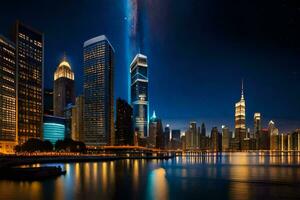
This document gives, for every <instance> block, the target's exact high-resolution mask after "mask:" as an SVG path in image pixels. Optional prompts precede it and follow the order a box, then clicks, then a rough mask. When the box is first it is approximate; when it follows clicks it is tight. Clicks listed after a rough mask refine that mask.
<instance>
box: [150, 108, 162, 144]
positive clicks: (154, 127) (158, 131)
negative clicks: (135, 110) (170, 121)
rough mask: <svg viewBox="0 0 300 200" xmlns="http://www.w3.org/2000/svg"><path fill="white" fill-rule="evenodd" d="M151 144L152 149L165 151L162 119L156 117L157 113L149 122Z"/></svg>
mask: <svg viewBox="0 0 300 200" xmlns="http://www.w3.org/2000/svg"><path fill="white" fill-rule="evenodd" d="M149 139H150V141H149V144H150V147H153V148H158V149H163V148H164V142H163V140H164V138H163V127H162V122H161V119H159V118H158V117H156V115H155V111H153V115H152V117H151V119H150V121H149Z"/></svg>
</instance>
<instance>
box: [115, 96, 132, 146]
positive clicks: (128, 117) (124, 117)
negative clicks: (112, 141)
mask: <svg viewBox="0 0 300 200" xmlns="http://www.w3.org/2000/svg"><path fill="white" fill-rule="evenodd" d="M116 112H117V113H116V145H133V142H134V133H133V126H132V107H131V106H130V105H129V104H128V103H127V102H126V101H125V100H123V99H120V98H118V99H117V108H116Z"/></svg>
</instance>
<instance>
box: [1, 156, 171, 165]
mask: <svg viewBox="0 0 300 200" xmlns="http://www.w3.org/2000/svg"><path fill="white" fill-rule="evenodd" d="M174 157H175V155H161V156H160V155H157V156H103V155H101V156H97V155H74V156H38V155H37V156H16V155H11V156H1V157H0V168H8V167H14V166H20V165H30V164H37V163H39V164H43V163H72V162H105V161H115V160H122V159H171V158H174Z"/></svg>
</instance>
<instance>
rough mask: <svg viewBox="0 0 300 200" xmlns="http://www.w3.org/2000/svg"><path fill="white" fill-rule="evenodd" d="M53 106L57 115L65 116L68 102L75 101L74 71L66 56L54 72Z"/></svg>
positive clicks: (72, 102)
mask: <svg viewBox="0 0 300 200" xmlns="http://www.w3.org/2000/svg"><path fill="white" fill-rule="evenodd" d="M53 98H54V99H53V106H54V115H55V116H60V117H63V116H64V110H65V108H66V106H67V105H68V104H73V105H74V103H75V90H74V73H73V71H72V70H71V65H70V64H69V63H68V61H67V59H66V57H64V58H63V60H62V61H61V62H60V64H59V65H58V67H57V69H56V71H55V73H54V96H53Z"/></svg>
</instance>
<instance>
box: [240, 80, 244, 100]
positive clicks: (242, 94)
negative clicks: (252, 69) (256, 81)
mask: <svg viewBox="0 0 300 200" xmlns="http://www.w3.org/2000/svg"><path fill="white" fill-rule="evenodd" d="M241 99H244V79H242V91H241Z"/></svg>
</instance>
